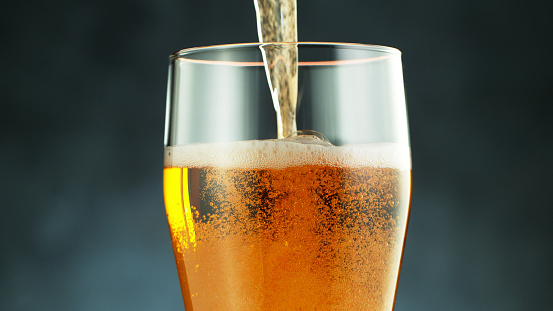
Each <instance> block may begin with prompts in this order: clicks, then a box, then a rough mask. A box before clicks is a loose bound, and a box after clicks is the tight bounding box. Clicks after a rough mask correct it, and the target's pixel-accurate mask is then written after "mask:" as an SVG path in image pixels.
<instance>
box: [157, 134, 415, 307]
mask: <svg viewBox="0 0 553 311" xmlns="http://www.w3.org/2000/svg"><path fill="white" fill-rule="evenodd" d="M165 161H166V162H165V169H164V193H165V204H166V210H167V217H168V221H169V227H170V231H171V236H172V242H173V248H174V253H175V258H176V262H177V267H178V271H179V278H180V282H181V289H182V294H183V297H184V301H185V307H186V310H188V311H190V310H194V311H201V310H241V311H243V310H392V309H393V303H394V295H395V290H396V285H397V280H398V274H399V266H400V260H401V255H402V249H403V247H402V245H403V240H404V236H405V229H406V223H407V215H408V210H409V193H410V182H411V177H410V176H411V171H410V160H409V148H408V147H406V146H399V145H395V144H374V145H363V146H343V147H335V146H323V145H317V144H298V143H294V142H283V141H277V140H274V141H249V142H235V143H218V144H191V145H183V146H173V147H167V149H166V153H165Z"/></svg>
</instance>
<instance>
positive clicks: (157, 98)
mask: <svg viewBox="0 0 553 311" xmlns="http://www.w3.org/2000/svg"><path fill="white" fill-rule="evenodd" d="M217 5H219V6H220V7H219V8H216V6H217ZM298 7H299V9H298V14H299V38H300V40H304V41H317V40H319V41H342V42H361V43H373V44H381V45H389V46H394V47H397V48H399V49H401V50H402V51H403V53H404V57H403V60H404V74H405V87H406V93H407V100H408V109H409V117H410V126H411V142H412V146H413V149H412V150H413V166H414V177H413V181H414V192H413V202H412V213H411V222H410V227H409V233H408V237H407V245H406V249H405V257H404V265H403V272H402V275H401V279H400V286H399V290H398V298H397V307H396V310H399V311H403V310H405V311H418V310H421V311H422V310H546V309H548V307H549V304H548V303H549V301H550V294H551V291H552V289H553V285H552V284H553V275H552V271H553V270H552V268H551V263H552V262H553V258H552V257H553V256H552V255H553V249H552V246H553V243H552V241H551V237H552V233H553V230H552V226H551V218H552V216H553V211H552V203H551V199H550V197H551V192H552V190H551V185H552V182H551V176H552V175H553V169H552V166H551V164H550V163H549V162H550V160H551V153H552V152H551V151H552V142H551V138H552V130H553V128H552V123H551V121H550V118H551V116H552V112H553V105H552V104H553V95H552V83H553V78H552V69H553V68H552V67H553V61H552V55H551V53H552V52H551V48H552V47H553V46H552V43H551V41H552V40H551V35H552V34H553V2H552V1H546V0H541V1H513V0H504V1H499V0H487V1H486V0H484V1H482V0H478V1H477V0H470V1H459V0H456V1H452V0H446V1H438V0H425V1H378V2H377V1H354V0H344V1H330V0H317V1H315V0H299V6H298ZM0 24H1V28H0V31H1V38H2V41H1V49H0V53H1V55H0V56H1V57H0V68H1V69H2V71H1V72H2V74H1V75H0V77H1V84H0V85H1V86H0V90H1V98H2V101H1V113H0V120H1V122H0V129H1V136H0V163H1V165H2V174H1V176H2V179H1V183H2V184H1V187H0V189H1V190H0V191H1V192H0V194H1V196H0V198H1V211H2V216H1V217H0V230H1V240H0V241H1V247H2V251H1V257H0V264H1V266H0V310H7V311H8V310H182V308H183V306H182V301H181V297H180V290H179V285H178V280H177V274H176V269H175V265H174V260H173V257H172V256H173V254H172V250H171V246H170V239H169V233H168V229H167V223H166V220H165V211H164V207H163V198H162V188H161V186H162V180H161V167H162V155H163V152H162V147H163V145H162V141H163V124H164V117H165V114H164V109H165V94H166V93H165V92H166V90H165V88H166V78H167V64H168V62H167V56H168V54H169V53H171V52H173V51H176V50H178V49H181V48H185V47H192V46H200V45H210V44H220V43H235V42H251V41H256V40H257V33H256V30H255V15H254V8H253V2H252V1H251V0H248V1H246V0H244V1H223V0H211V1H197V3H193V2H191V1H190V0H156V1H153V0H142V1H129V0H110V1H107V0H96V1H91V0H83V1H68V0H54V1H36V0H31V1H11V2H10V3H3V5H2V9H1V10H0Z"/></svg>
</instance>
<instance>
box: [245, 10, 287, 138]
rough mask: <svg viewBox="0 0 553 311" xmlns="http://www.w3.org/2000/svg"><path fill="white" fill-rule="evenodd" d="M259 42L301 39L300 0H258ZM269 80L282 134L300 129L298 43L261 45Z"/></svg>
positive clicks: (279, 129) (285, 135) (281, 136)
mask: <svg viewBox="0 0 553 311" xmlns="http://www.w3.org/2000/svg"><path fill="white" fill-rule="evenodd" d="M254 4H255V10H256V14H257V32H258V36H259V42H261V43H267V42H297V41H298V29H297V14H296V0H254ZM261 52H262V55H263V62H264V64H265V72H266V73H267V81H268V82H269V88H270V89H271V96H272V99H273V104H274V106H275V110H276V114H277V125H278V138H285V137H287V136H289V135H290V134H292V133H294V132H295V131H297V126H296V106H297V98H298V47H297V44H295V43H292V44H279V45H273V44H265V45H262V46H261Z"/></svg>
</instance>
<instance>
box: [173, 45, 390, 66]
mask: <svg viewBox="0 0 553 311" xmlns="http://www.w3.org/2000/svg"><path fill="white" fill-rule="evenodd" d="M289 44H294V45H298V46H303V47H334V48H349V49H357V50H365V51H370V52H378V53H382V54H383V55H382V56H379V57H372V58H366V59H355V60H341V61H318V62H300V63H299V64H298V65H300V66H301V65H324V64H331V63H341V64H344V63H364V62H371V61H376V60H380V59H383V58H387V57H389V56H392V55H396V56H401V51H400V50H399V49H396V48H393V47H389V46H384V45H373V44H362V43H345V42H311V41H300V42H252V43H231V44H218V45H209V46H201V47H192V48H186V49H182V50H179V51H176V52H174V53H172V54H171V55H169V60H170V61H174V60H177V59H181V60H186V61H189V62H193V63H203V64H219V65H231V66H263V62H238V61H214V60H198V59H191V58H187V57H186V56H187V55H192V54H197V53H201V52H207V51H216V50H226V49H236V48H252V47H258V48H259V47H261V46H264V45H289Z"/></svg>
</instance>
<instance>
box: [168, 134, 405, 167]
mask: <svg viewBox="0 0 553 311" xmlns="http://www.w3.org/2000/svg"><path fill="white" fill-rule="evenodd" d="M302 165H323V166H324V165H328V166H336V167H349V168H356V167H368V166H369V167H377V168H394V169H399V170H410V169H411V151H410V148H409V146H407V145H402V144H395V143H375V144H366V145H344V146H332V145H330V146H324V145H317V144H301V143H297V142H290V141H283V140H252V141H239V142H231V143H194V144H186V145H178V146H171V147H166V148H165V166H166V167H188V168H201V167H218V168H227V169H230V168H242V169H282V168H286V167H293V166H302Z"/></svg>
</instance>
